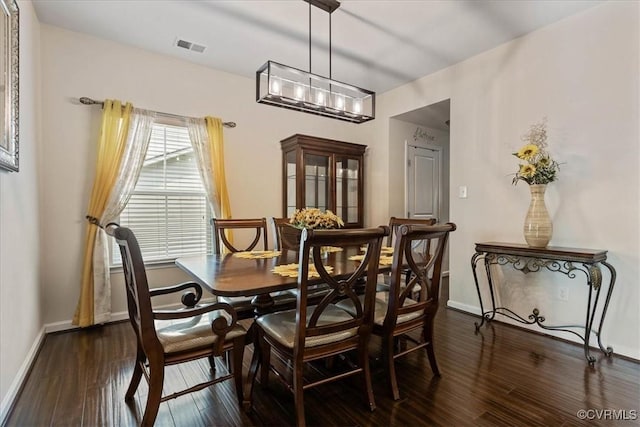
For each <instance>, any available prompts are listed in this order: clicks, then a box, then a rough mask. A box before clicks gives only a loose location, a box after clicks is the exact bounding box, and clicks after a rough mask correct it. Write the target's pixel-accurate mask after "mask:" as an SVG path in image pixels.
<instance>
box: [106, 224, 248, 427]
mask: <svg viewBox="0 0 640 427" xmlns="http://www.w3.org/2000/svg"><path fill="white" fill-rule="evenodd" d="M110 233H111V234H112V235H113V236H114V237H115V239H116V241H117V242H118V245H119V247H120V253H121V254H122V267H123V270H124V277H125V287H126V293H127V307H128V311H129V320H130V322H131V326H132V327H133V331H134V332H135V335H136V341H137V355H136V362H135V367H134V370H133V375H132V377H131V382H130V384H129V388H128V389H127V392H126V394H125V400H127V401H132V400H133V399H134V395H135V392H136V390H137V389H138V385H139V384H140V380H141V378H142V376H143V375H144V377H145V379H146V380H147V382H148V383H149V390H148V393H147V403H146V406H145V409H144V415H143V417H142V423H141V424H142V425H143V426H151V425H153V423H154V421H155V419H156V416H157V414H158V408H159V406H160V403H161V402H164V401H166V400H169V399H174V398H177V397H179V396H182V395H184V394H187V393H191V392H194V391H198V390H202V389H204V388H205V387H209V386H211V385H213V384H216V383H219V382H221V381H225V380H229V379H233V380H234V381H235V387H236V394H237V397H238V402H242V397H243V395H242V357H243V354H244V345H245V335H246V330H245V329H244V328H243V327H242V326H241V325H239V324H237V316H236V313H235V311H234V310H233V308H232V307H231V306H229V305H228V304H223V303H215V304H208V305H198V302H199V300H200V297H201V296H202V288H201V287H200V285H199V284H197V283H192V282H188V283H182V284H179V285H175V286H169V287H164V288H154V289H149V284H148V282H147V274H146V270H145V266H144V262H143V259H142V255H141V253H140V247H139V246H138V241H137V240H136V237H135V236H134V234H133V232H132V231H131V230H130V229H128V228H125V227H117V228H114V229H112V230H111V231H110ZM184 291H187V292H186V293H185V294H184V295H183V296H182V303H183V304H184V305H185V308H183V309H177V310H167V309H162V310H158V309H154V307H153V305H152V302H151V298H152V297H154V296H157V295H169V294H175V293H179V292H184ZM225 353H230V354H231V357H230V360H231V364H230V365H231V368H229V369H228V371H227V373H226V374H224V375H218V374H217V372H216V371H215V370H214V369H212V371H211V375H212V378H211V379H210V380H207V381H204V382H202V383H200V384H196V385H194V386H191V387H189V388H187V389H185V390H181V391H177V392H175V393H172V394H169V395H165V396H163V395H162V394H163V393H162V389H163V383H164V373H165V366H169V365H176V364H179V363H183V362H190V361H193V360H196V359H201V358H208V359H209V361H210V362H212V361H213V357H215V356H223V355H225ZM212 368H213V365H212Z"/></svg>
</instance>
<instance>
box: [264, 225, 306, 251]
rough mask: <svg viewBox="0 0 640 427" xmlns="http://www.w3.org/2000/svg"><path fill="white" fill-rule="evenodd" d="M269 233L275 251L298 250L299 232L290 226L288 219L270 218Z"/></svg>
mask: <svg viewBox="0 0 640 427" xmlns="http://www.w3.org/2000/svg"><path fill="white" fill-rule="evenodd" d="M283 230H284V232H283ZM271 231H272V233H273V239H274V241H275V245H274V249H275V250H277V251H281V250H283V249H293V250H296V251H297V250H298V249H299V248H300V231H299V230H298V229H296V228H295V227H294V226H292V225H291V223H290V222H289V218H274V217H272V218H271Z"/></svg>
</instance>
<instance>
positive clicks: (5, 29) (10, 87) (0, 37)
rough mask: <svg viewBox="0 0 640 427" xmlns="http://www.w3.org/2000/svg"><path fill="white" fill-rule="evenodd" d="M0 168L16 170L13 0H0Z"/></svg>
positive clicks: (16, 43)
mask: <svg viewBox="0 0 640 427" xmlns="http://www.w3.org/2000/svg"><path fill="white" fill-rule="evenodd" d="M0 12H1V13H0V96H1V100H0V169H6V170H9V171H14V172H18V170H19V165H20V162H19V157H20V156H19V153H20V149H19V148H20V144H19V138H18V136H19V129H18V124H19V117H18V114H19V109H18V105H19V103H18V100H19V81H18V78H19V76H18V71H19V64H20V58H19V55H20V47H19V46H20V44H19V35H20V26H19V10H18V3H17V2H16V0H0Z"/></svg>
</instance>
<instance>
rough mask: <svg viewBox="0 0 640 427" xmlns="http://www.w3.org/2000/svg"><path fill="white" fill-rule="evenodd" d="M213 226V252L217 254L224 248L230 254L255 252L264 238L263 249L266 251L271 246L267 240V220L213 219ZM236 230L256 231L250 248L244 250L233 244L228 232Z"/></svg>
mask: <svg viewBox="0 0 640 427" xmlns="http://www.w3.org/2000/svg"><path fill="white" fill-rule="evenodd" d="M211 225H213V252H214V253H215V254H221V253H222V252H223V248H226V249H227V250H229V251H230V252H245V251H251V250H253V249H254V248H255V247H256V246H257V245H258V243H259V242H260V239H261V238H262V242H263V249H264V250H265V251H266V250H267V249H268V246H269V241H268V238H267V220H266V218H251V219H217V218H212V219H211ZM234 229H245V230H251V229H254V231H255V235H254V236H253V240H252V241H251V243H249V245H248V246H246V247H244V248H238V247H237V246H236V245H237V244H236V243H231V242H230V241H229V237H228V236H227V234H226V230H234Z"/></svg>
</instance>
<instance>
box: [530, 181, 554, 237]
mask: <svg viewBox="0 0 640 427" xmlns="http://www.w3.org/2000/svg"><path fill="white" fill-rule="evenodd" d="M546 189H547V186H546V184H532V185H529V190H530V191H531V203H530V204H529V210H528V211H527V216H526V218H525V220H524V239H525V240H526V241H527V244H528V245H529V246H531V247H533V248H544V247H546V246H547V244H548V243H549V240H551V235H552V234H553V224H552V223H551V217H549V212H548V211H547V206H546V205H545V204H544V192H545V190H546Z"/></svg>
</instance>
